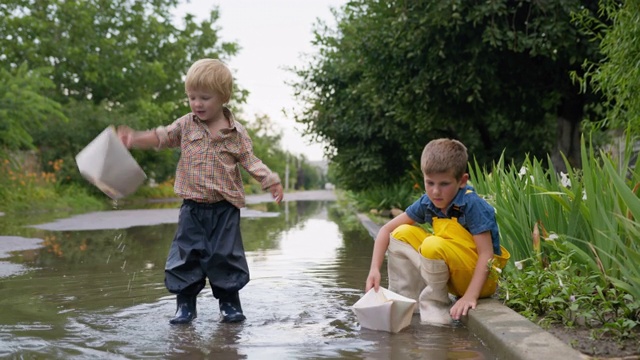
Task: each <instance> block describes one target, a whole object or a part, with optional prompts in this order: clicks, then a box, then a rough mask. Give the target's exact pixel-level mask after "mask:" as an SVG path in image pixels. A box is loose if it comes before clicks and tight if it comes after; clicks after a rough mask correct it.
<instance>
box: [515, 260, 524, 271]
mask: <svg viewBox="0 0 640 360" xmlns="http://www.w3.org/2000/svg"><path fill="white" fill-rule="evenodd" d="M515 265H516V269H518V270H522V268H523V265H524V261H516V262H515Z"/></svg>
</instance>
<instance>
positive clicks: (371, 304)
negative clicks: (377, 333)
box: [353, 287, 416, 333]
mask: <svg viewBox="0 0 640 360" xmlns="http://www.w3.org/2000/svg"><path fill="white" fill-rule="evenodd" d="M415 307H416V301H415V300H414V299H409V298H408V297H404V296H402V295H400V294H396V293H394V292H392V291H390V290H387V289H385V288H383V287H380V288H379V290H378V292H376V291H375V290H374V289H371V290H369V291H368V292H367V293H366V294H364V296H363V297H362V298H360V300H358V301H357V302H356V303H355V304H353V312H354V313H355V314H356V316H357V318H358V322H360V326H362V327H363V328H367V329H371V330H381V331H389V332H392V333H397V332H400V330H402V329H404V328H405V327H407V326H409V324H411V317H412V316H413V310H414V309H415Z"/></svg>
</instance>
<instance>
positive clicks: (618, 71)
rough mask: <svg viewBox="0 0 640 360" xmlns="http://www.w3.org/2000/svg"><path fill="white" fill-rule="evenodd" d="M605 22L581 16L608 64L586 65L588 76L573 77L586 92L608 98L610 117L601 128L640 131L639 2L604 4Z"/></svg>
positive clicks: (609, 1)
mask: <svg viewBox="0 0 640 360" xmlns="http://www.w3.org/2000/svg"><path fill="white" fill-rule="evenodd" d="M599 4H600V13H601V14H603V16H604V19H603V20H599V19H598V18H594V17H593V16H592V14H590V13H585V12H581V13H580V16H579V17H578V19H579V20H580V21H581V23H582V24H584V27H585V28H586V29H589V30H591V31H592V33H591V36H592V38H593V39H595V40H596V41H599V42H600V51H601V52H602V55H603V56H604V58H605V61H602V62H598V61H585V63H584V66H583V68H584V70H585V72H586V73H585V74H584V75H583V76H580V75H579V74H573V77H574V78H575V79H576V80H578V81H580V83H581V88H582V91H583V92H587V91H589V90H590V88H592V89H593V91H595V92H597V93H599V94H601V95H602V96H603V97H604V106H605V108H606V109H607V113H606V116H605V118H604V119H602V121H600V122H598V123H597V125H598V126H600V127H603V128H609V129H625V128H630V129H631V131H633V132H634V133H637V132H638V131H640V117H639V116H638V115H639V114H640V98H638V94H639V93H640V67H638V64H637V62H638V58H640V45H639V44H638V37H639V36H640V5H639V3H638V2H637V1H618V0H601V1H599Z"/></svg>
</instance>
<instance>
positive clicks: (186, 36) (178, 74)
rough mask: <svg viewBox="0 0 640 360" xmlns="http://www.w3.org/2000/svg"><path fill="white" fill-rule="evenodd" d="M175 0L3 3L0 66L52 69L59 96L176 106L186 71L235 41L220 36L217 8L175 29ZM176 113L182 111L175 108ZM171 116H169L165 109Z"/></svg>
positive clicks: (231, 49) (231, 48) (222, 54)
mask: <svg viewBox="0 0 640 360" xmlns="http://www.w3.org/2000/svg"><path fill="white" fill-rule="evenodd" d="M177 4H178V1H177V0H157V1H152V2H140V1H134V0H121V1H107V2H105V1H102V0H88V1H82V2H75V1H64V0H47V1H22V0H8V1H4V2H3V6H2V7H0V33H2V34H3V36H2V38H0V53H2V54H3V57H2V58H0V67H2V68H5V69H8V68H12V67H15V66H17V64H20V63H22V62H27V63H28V64H29V66H30V67H31V68H39V67H53V71H52V74H51V79H52V80H53V81H54V83H55V84H56V89H55V90H56V93H55V95H54V96H55V99H57V100H58V101H60V102H66V101H68V99H71V98H73V99H76V100H80V101H83V100H87V99H90V100H91V101H93V102H94V103H95V104H100V103H102V102H103V101H104V100H108V101H109V102H110V103H111V105H113V104H123V103H132V102H136V101H151V100H153V102H154V103H156V104H163V103H166V102H169V103H173V104H176V101H177V99H180V98H183V97H184V84H183V78H182V76H183V75H184V73H185V72H186V69H187V68H188V67H189V65H191V63H192V62H193V61H195V60H197V59H199V58H202V57H216V58H226V57H228V56H230V55H233V54H235V53H236V52H237V50H238V48H237V46H236V44H233V43H224V42H220V38H219V37H218V34H217V28H216V27H214V26H213V24H214V23H215V22H216V21H217V19H218V16H219V14H218V11H217V10H214V11H212V12H211V13H210V16H209V18H208V19H207V20H204V21H202V22H201V23H199V24H198V23H196V22H194V19H193V16H190V15H189V16H186V17H185V18H184V19H183V21H184V27H183V28H182V29H180V28H177V27H176V26H175V25H174V23H173V19H172V15H171V10H172V9H173V8H174V7H175V6H177ZM174 109H175V110H176V111H177V112H176V114H171V115H172V116H174V117H175V116H177V114H178V113H180V112H182V111H183V110H184V108H183V109H178V108H177V107H174ZM165 116H166V115H165Z"/></svg>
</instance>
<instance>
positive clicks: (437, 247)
mask: <svg viewBox="0 0 640 360" xmlns="http://www.w3.org/2000/svg"><path fill="white" fill-rule="evenodd" d="M445 241H447V240H446V239H443V238H441V237H439V236H429V237H427V238H426V239H424V241H423V242H422V245H420V254H421V255H422V256H424V257H425V258H427V259H434V260H444V259H445V247H444V246H443V245H444V242H445Z"/></svg>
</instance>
